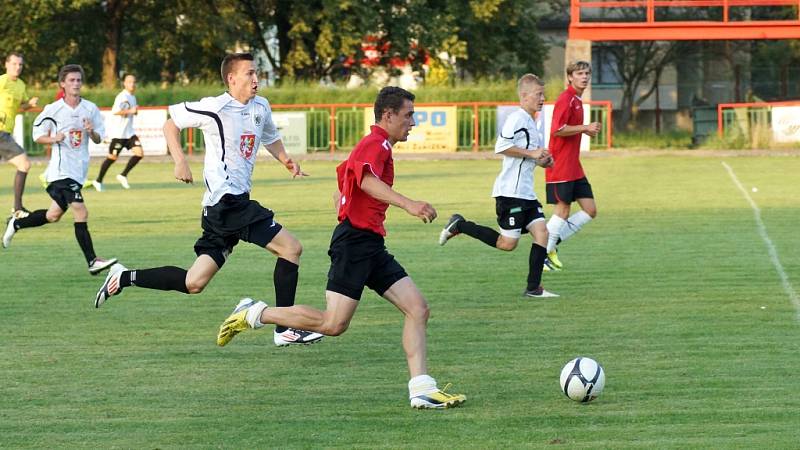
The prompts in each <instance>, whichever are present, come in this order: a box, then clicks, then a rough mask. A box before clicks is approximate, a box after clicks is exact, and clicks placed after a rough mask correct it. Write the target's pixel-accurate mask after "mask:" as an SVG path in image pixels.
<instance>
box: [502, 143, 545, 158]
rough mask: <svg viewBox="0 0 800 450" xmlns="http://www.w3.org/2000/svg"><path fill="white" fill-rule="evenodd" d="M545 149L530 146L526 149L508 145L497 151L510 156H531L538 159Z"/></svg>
mask: <svg viewBox="0 0 800 450" xmlns="http://www.w3.org/2000/svg"><path fill="white" fill-rule="evenodd" d="M546 151H547V150H545V149H543V148H532V149H530V150H526V149H524V148H520V147H517V146H514V147H509V148H507V149H505V150H503V151H502V152H499V153H500V154H501V155H506V156H512V157H515V158H531V159H537V160H538V159H539V158H541V157H542V156H543V154H544V152H546Z"/></svg>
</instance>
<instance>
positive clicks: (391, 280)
mask: <svg viewBox="0 0 800 450" xmlns="http://www.w3.org/2000/svg"><path fill="white" fill-rule="evenodd" d="M328 255H329V256H330V257H331V268H330V270H329V271H328V286H327V290H329V291H332V292H336V293H338V294H342V295H346V296H348V297H350V298H352V299H354V300H361V294H362V292H363V291H364V286H366V287H368V288H370V289H372V290H373V291H375V292H376V293H377V294H378V295H381V296H382V295H383V293H384V292H386V290H387V289H389V288H390V287H392V285H393V284H395V283H396V282H398V281H399V280H401V279H403V278H405V277H407V276H408V274H407V273H406V271H405V269H403V266H401V265H400V263H398V262H397V261H396V260H395V259H394V256H392V255H391V254H389V252H388V251H386V246H385V245H384V243H383V236H381V235H379V234H377V233H373V232H372V231H366V230H360V229H358V228H353V226H352V225H351V224H350V221H349V220H345V221H344V222H342V223H340V224H339V225H337V226H336V228H334V230H333V236H332V237H331V247H330V249H329V250H328Z"/></svg>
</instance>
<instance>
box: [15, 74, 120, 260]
mask: <svg viewBox="0 0 800 450" xmlns="http://www.w3.org/2000/svg"><path fill="white" fill-rule="evenodd" d="M58 82H59V84H60V85H61V87H62V88H64V92H65V96H64V98H63V99H61V100H57V101H55V102H53V103H50V104H49V105H47V106H45V107H44V110H42V112H41V113H40V114H39V115H38V116H37V117H36V119H35V120H34V121H33V140H34V141H36V142H37V143H39V144H50V145H52V153H51V154H50V164H49V165H48V166H47V171H46V172H45V173H46V174H47V183H48V185H47V193H48V194H50V198H52V199H53V201H52V202H51V204H50V208H49V209H46V210H45V209H38V210H36V211H33V212H31V213H30V214H29V215H28V216H27V217H23V218H13V217H12V218H11V220H9V221H8V225H7V226H6V232H5V234H4V235H3V247H8V246H9V245H10V244H11V238H12V237H13V236H14V234H15V233H16V232H17V231H19V230H21V229H23V228H32V227H39V226H42V225H45V224H47V223H52V222H58V220H59V219H61V216H63V215H64V213H65V212H66V211H67V209H68V208H70V207H71V208H72V214H73V217H74V218H75V238H76V239H77V240H78V245H80V247H81V250H82V251H83V255H84V257H85V258H86V262H87V263H88V264H89V273H91V274H92V275H97V274H98V273H100V272H101V271H103V270H104V269H107V268H108V267H110V266H111V265H112V264H114V263H116V262H117V260H116V258H112V259H103V258H98V257H97V255H96V254H95V253H94V246H93V245H92V237H91V235H90V234H89V228H88V226H87V224H86V221H87V219H88V217H89V211H88V210H87V209H86V205H85V204H84V202H83V196H82V195H81V182H82V181H83V180H85V179H86V172H87V171H88V169H89V142H88V140H89V139H91V140H92V141H93V142H95V143H98V142H100V141H101V140H102V139H103V136H104V135H105V127H104V125H103V116H101V115H100V110H99V109H97V106H96V105H95V104H94V103H92V102H90V101H88V100H86V99H83V98H81V87H82V86H83V68H81V66H79V65H77V64H68V65H66V66H64V67H62V68H61V70H60V71H59V72H58Z"/></svg>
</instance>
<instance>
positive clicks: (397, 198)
mask: <svg viewBox="0 0 800 450" xmlns="http://www.w3.org/2000/svg"><path fill="white" fill-rule="evenodd" d="M361 190H362V191H364V192H366V193H367V194H369V195H371V196H372V197H373V198H375V199H376V200H380V201H382V202H384V203H388V204H390V205H393V206H397V207H399V208H403V209H404V210H405V211H406V212H407V213H409V214H411V215H412V216H414V217H419V218H420V219H422V221H423V222H425V223H430V222H433V220H434V219H436V210H435V209H434V208H433V206H431V204H430V203H428V202H424V201H421V200H411V199H410V198H408V197H406V196H404V195H402V194H400V193H399V192H397V191H395V190H394V189H392V187H391V186H389V185H388V184H386V183H384V182H383V181H381V180H380V179H379V178H378V177H376V176H375V175H373V174H372V173H365V174H364V177H363V178H362V179H361Z"/></svg>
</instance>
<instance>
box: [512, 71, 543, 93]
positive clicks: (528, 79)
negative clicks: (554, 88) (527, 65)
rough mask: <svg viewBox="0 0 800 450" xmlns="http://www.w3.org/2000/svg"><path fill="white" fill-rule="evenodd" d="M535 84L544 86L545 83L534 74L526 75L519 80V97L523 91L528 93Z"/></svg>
mask: <svg viewBox="0 0 800 450" xmlns="http://www.w3.org/2000/svg"><path fill="white" fill-rule="evenodd" d="M534 84H538V85H539V86H544V81H542V79H541V78H539V77H537V76H536V75H534V74H532V73H526V74H525V75H523V76H521V77H519V80H518V81H517V95H521V94H522V92H523V91H527V90H528V89H530V88H531V86H533V85H534Z"/></svg>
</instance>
